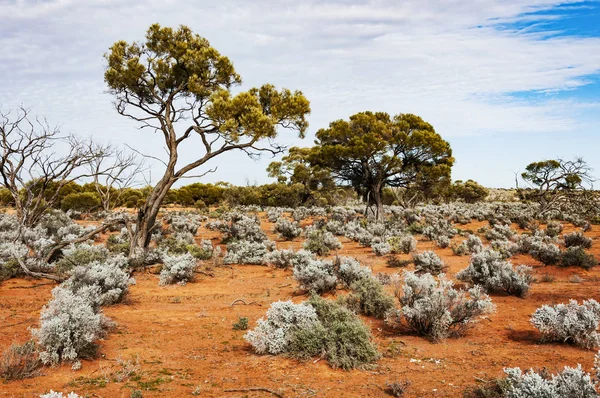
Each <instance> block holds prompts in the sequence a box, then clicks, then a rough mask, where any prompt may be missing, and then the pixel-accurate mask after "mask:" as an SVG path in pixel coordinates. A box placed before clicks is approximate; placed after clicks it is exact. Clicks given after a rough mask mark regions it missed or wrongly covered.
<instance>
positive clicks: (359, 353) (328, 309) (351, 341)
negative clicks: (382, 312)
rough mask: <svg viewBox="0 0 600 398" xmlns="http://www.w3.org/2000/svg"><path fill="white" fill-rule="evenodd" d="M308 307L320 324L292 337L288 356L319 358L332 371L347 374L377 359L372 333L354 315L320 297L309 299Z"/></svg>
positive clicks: (300, 331) (298, 332) (378, 355)
mask: <svg viewBox="0 0 600 398" xmlns="http://www.w3.org/2000/svg"><path fill="white" fill-rule="evenodd" d="M309 303H310V305H311V306H313V307H314V308H315V310H316V312H317V316H318V318H319V321H320V322H319V323H318V324H317V325H315V326H312V327H309V328H305V329H301V330H299V331H297V332H296V333H294V334H293V336H292V338H291V341H290V352H289V353H290V355H291V356H293V357H295V358H300V359H309V358H312V357H315V356H322V357H323V358H325V359H327V361H328V362H329V364H330V365H331V366H332V367H334V368H342V369H346V370H347V369H354V368H359V367H362V366H364V365H366V364H368V363H372V362H374V361H376V360H377V359H379V357H380V354H379V352H377V348H376V346H375V345H374V343H373V342H372V336H371V331H370V330H369V328H368V327H367V326H365V324H364V323H363V322H362V321H361V320H360V319H359V318H358V317H357V316H356V315H355V314H353V313H352V312H351V311H350V310H348V309H347V308H344V307H343V306H341V305H339V304H337V303H335V302H331V301H328V300H325V299H322V298H321V297H319V296H312V297H311V298H310V300H309Z"/></svg>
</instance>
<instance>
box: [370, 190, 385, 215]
mask: <svg viewBox="0 0 600 398" xmlns="http://www.w3.org/2000/svg"><path fill="white" fill-rule="evenodd" d="M372 192H373V202H374V204H375V219H376V220H377V222H381V221H383V219H384V217H383V215H384V214H383V187H382V186H381V185H380V184H378V185H376V186H375V187H373V191H372Z"/></svg>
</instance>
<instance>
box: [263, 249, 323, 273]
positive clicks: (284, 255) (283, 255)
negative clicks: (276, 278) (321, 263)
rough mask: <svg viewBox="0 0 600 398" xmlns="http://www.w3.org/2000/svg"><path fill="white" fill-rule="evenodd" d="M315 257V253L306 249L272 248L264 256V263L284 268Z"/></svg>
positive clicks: (304, 262)
mask: <svg viewBox="0 0 600 398" xmlns="http://www.w3.org/2000/svg"><path fill="white" fill-rule="evenodd" d="M315 259H316V257H315V255H314V254H312V253H311V252H309V251H307V250H299V251H294V250H273V251H271V252H269V253H267V255H266V256H265V257H264V263H265V264H271V265H274V266H275V267H277V268H284V269H285V268H290V267H293V266H294V264H306V263H308V262H309V261H311V260H315Z"/></svg>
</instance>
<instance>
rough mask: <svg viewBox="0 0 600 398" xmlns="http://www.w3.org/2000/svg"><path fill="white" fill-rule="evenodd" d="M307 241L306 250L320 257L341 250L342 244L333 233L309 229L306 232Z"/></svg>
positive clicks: (305, 243)
mask: <svg viewBox="0 0 600 398" xmlns="http://www.w3.org/2000/svg"><path fill="white" fill-rule="evenodd" d="M305 234H306V241H305V242H304V245H303V247H304V249H306V250H308V251H310V252H312V253H315V254H317V255H318V256H326V255H328V254H329V252H330V251H331V250H339V249H341V248H342V244H341V243H340V241H339V240H337V239H336V238H335V236H333V234H332V233H331V232H328V231H323V230H321V229H316V228H307V229H306V231H305Z"/></svg>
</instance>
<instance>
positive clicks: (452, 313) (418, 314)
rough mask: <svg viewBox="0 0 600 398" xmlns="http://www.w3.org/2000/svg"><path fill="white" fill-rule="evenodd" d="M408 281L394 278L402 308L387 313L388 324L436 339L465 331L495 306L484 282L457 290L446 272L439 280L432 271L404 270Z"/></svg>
mask: <svg viewBox="0 0 600 398" xmlns="http://www.w3.org/2000/svg"><path fill="white" fill-rule="evenodd" d="M403 277H404V278H403V279H404V284H403V285H402V282H401V281H400V280H399V279H395V280H394V287H395V295H396V297H397V298H398V300H399V301H400V304H401V305H402V307H401V309H400V310H391V311H390V312H388V314H386V319H385V321H386V324H388V325H389V326H392V327H399V326H403V325H406V326H408V328H409V329H410V330H412V331H414V332H416V333H418V334H420V335H422V336H426V337H428V338H430V339H432V340H433V341H439V340H441V339H444V338H446V337H448V336H452V335H461V334H462V333H464V331H465V330H466V329H467V328H468V327H469V326H470V325H472V324H473V323H474V322H475V321H476V319H477V318H478V317H479V316H481V315H484V314H488V313H491V312H493V311H494V310H495V306H494V304H492V300H491V299H490V298H489V296H487V295H486V294H484V293H483V290H482V289H481V287H480V286H475V287H474V288H472V289H469V290H468V292H466V291H464V290H456V289H454V288H453V283H452V281H450V280H448V279H447V278H446V277H445V275H444V274H441V275H440V276H439V281H436V280H435V278H434V277H433V276H432V275H431V274H423V275H418V274H416V273H414V272H408V271H404V273H403Z"/></svg>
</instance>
